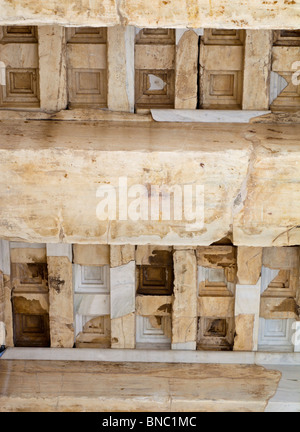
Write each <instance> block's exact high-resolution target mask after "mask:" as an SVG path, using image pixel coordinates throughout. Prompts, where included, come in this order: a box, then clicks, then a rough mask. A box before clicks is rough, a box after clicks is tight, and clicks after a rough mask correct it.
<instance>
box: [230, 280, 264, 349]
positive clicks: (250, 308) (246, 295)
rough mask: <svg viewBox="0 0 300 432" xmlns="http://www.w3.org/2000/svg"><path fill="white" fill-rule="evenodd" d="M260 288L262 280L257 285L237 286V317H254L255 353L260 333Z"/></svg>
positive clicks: (235, 311)
mask: <svg viewBox="0 0 300 432" xmlns="http://www.w3.org/2000/svg"><path fill="white" fill-rule="evenodd" d="M260 286H261V278H259V280H258V282H257V284H256V285H239V284H237V285H236V291H235V309H234V314H235V316H237V315H248V314H250V315H254V326H253V351H257V347H258V333H259V312H260Z"/></svg>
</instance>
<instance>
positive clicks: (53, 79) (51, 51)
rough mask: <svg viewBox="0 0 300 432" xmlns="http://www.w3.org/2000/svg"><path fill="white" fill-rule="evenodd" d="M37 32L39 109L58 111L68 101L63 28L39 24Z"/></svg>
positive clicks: (63, 107) (65, 105) (64, 106)
mask: <svg viewBox="0 0 300 432" xmlns="http://www.w3.org/2000/svg"><path fill="white" fill-rule="evenodd" d="M38 33H39V71H40V104H41V109H42V110H45V111H60V110H62V109H65V108H66V107H67V103H68V100H67V68H66V43H65V28H64V27H62V26H58V25H56V26H48V25H47V26H40V27H39V29H38Z"/></svg>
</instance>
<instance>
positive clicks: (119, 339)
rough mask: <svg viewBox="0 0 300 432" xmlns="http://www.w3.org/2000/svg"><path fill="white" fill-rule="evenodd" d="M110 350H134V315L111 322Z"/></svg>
mask: <svg viewBox="0 0 300 432" xmlns="http://www.w3.org/2000/svg"><path fill="white" fill-rule="evenodd" d="M111 348H127V349H134V348H135V313H130V314H128V315H125V316H122V317H121V318H114V319H112V320H111Z"/></svg>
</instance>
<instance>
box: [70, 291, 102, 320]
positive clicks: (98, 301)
mask: <svg viewBox="0 0 300 432" xmlns="http://www.w3.org/2000/svg"><path fill="white" fill-rule="evenodd" d="M74 308H75V314H78V315H90V316H95V317H96V316H103V315H109V314H110V296H109V295H106V294H75V295H74Z"/></svg>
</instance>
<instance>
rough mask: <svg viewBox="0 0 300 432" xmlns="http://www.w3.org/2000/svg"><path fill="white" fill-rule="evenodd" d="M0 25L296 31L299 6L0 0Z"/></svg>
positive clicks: (234, 1)
mask: <svg viewBox="0 0 300 432" xmlns="http://www.w3.org/2000/svg"><path fill="white" fill-rule="evenodd" d="M0 7H1V21H0V22H1V24H2V25H4V24H7V25H13V24H19V25H30V24H41V25H45V24H54V23H56V24H60V25H81V26H95V27H101V26H106V25H109V26H110V25H116V24H120V23H121V22H124V23H126V24H131V25H136V26H137V27H179V28H183V27H190V28H227V29H232V28H238V29H240V28H254V29H257V28H263V29H276V28H285V29H293V28H294V29H298V28H299V9H298V3H297V2H296V1H295V2H290V3H282V2H277V3H276V2H274V3H272V4H269V3H266V4H264V3H262V2H261V1H260V0H252V1H251V3H248V2H247V3H241V2H240V1H239V0H231V1H230V0H218V1H216V2H211V3H208V2H207V0H198V1H197V2H195V1H188V2H187V1H182V0H172V2H167V1H166V2H165V3H162V2H161V1H160V0H152V1H150V0H147V1H145V0H121V1H120V0H102V1H99V2H94V1H92V0H82V1H81V2H76V1H75V0H73V1H68V2H59V1H58V0H50V1H49V2H47V4H45V2H42V0H38V1H37V0H28V1H26V2H25V3H24V1H22V0H1V2H0Z"/></svg>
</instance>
